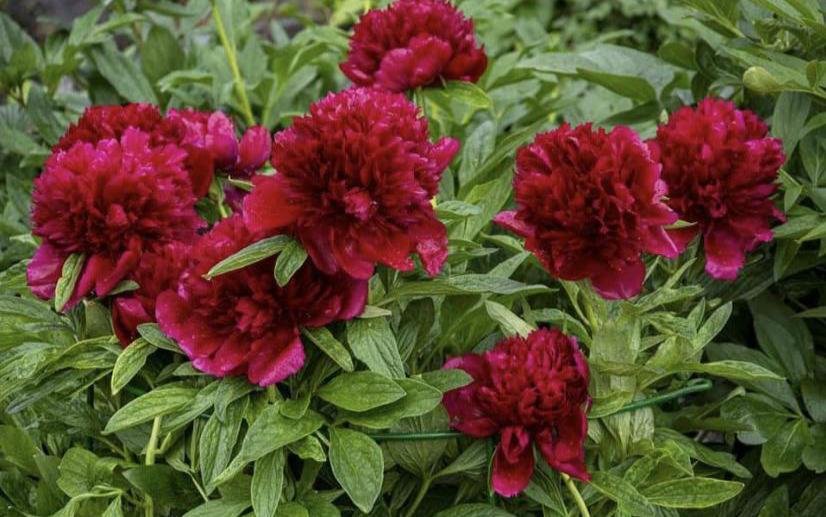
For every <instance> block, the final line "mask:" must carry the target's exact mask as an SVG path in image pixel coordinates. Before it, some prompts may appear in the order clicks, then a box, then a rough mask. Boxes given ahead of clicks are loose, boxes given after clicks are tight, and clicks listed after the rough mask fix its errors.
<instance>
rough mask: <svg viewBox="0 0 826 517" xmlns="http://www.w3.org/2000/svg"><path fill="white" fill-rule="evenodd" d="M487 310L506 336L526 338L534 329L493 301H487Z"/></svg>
mask: <svg viewBox="0 0 826 517" xmlns="http://www.w3.org/2000/svg"><path fill="white" fill-rule="evenodd" d="M485 309H486V310H487V312H488V316H490V317H491V319H493V320H494V321H496V322H497V323H498V324H499V328H500V329H502V333H503V334H505V335H506V336H522V337H526V336H527V335H528V334H530V333H531V332H532V331H533V330H534V328H533V327H532V326H531V325H529V324H528V323H527V322H525V320H523V319H522V318H520V317H519V316H517V315H516V314H514V313H513V312H511V310H510V309H508V308H507V307H505V306H504V305H502V304H501V303H496V302H494V301H491V300H486V301H485Z"/></svg>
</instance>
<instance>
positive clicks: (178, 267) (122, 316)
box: [112, 242, 191, 346]
mask: <svg viewBox="0 0 826 517" xmlns="http://www.w3.org/2000/svg"><path fill="white" fill-rule="evenodd" d="M190 251H191V246H190V245H189V244H184V243H182V242H171V243H169V244H167V245H165V246H161V247H160V248H158V249H157V250H155V251H150V252H148V253H144V254H143V256H141V260H140V262H139V263H138V266H137V267H136V268H135V270H134V271H133V272H132V273H131V275H130V279H131V280H134V281H135V282H137V284H138V285H139V286H140V287H139V288H138V289H137V290H135V291H132V292H129V293H125V294H123V295H119V296H117V297H116V298H115V301H114V302H113V303H112V327H113V328H114V330H115V335H116V336H117V337H118V339H119V340H120V343H121V345H123V346H127V345H129V344H130V343H131V342H132V341H134V340H135V339H137V338H138V325H140V324H142V323H152V322H154V321H155V302H156V299H157V298H158V295H160V294H161V293H162V292H164V291H166V290H168V289H174V288H175V287H176V286H177V285H178V278H179V277H180V275H181V272H182V271H183V269H184V268H185V267H186V266H187V263H188V258H189V254H190Z"/></svg>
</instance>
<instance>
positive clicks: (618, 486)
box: [590, 472, 656, 517]
mask: <svg viewBox="0 0 826 517" xmlns="http://www.w3.org/2000/svg"><path fill="white" fill-rule="evenodd" d="M590 486H592V487H594V488H595V489H597V490H598V491H599V492H601V493H602V494H604V495H605V496H606V497H607V498H609V499H611V500H612V501H614V502H616V503H617V506H618V508H619V510H620V511H621V512H623V513H627V514H628V515H633V516H635V517H654V516H655V515H656V512H655V511H654V507H653V506H651V503H650V502H648V500H647V499H646V498H645V497H643V496H642V495H641V494H640V493H639V492H638V491H637V489H636V488H634V486H633V485H631V484H630V483H629V482H627V481H626V480H624V479H622V478H621V477H619V476H616V475H614V474H611V473H610V472H595V473H594V475H593V478H592V479H591V483H590Z"/></svg>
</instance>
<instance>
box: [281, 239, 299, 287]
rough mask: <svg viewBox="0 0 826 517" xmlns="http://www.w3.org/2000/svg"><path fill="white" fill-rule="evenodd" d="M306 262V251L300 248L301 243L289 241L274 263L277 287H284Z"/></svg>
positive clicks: (293, 240)
mask: <svg viewBox="0 0 826 517" xmlns="http://www.w3.org/2000/svg"><path fill="white" fill-rule="evenodd" d="M306 260H307V251H306V250H305V249H304V247H303V246H301V243H300V242H298V241H297V240H295V239H292V240H290V242H289V243H288V244H287V245H286V247H284V250H283V251H282V252H281V253H280V254H279V255H278V259H276V261H275V281H276V282H277V283H278V286H279V287H284V286H285V285H287V283H288V282H289V281H290V279H291V278H292V277H293V275H294V274H296V273H297V272H298V270H299V269H301V266H303V265H304V262H305V261H306Z"/></svg>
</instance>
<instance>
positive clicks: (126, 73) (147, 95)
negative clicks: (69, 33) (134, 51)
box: [89, 45, 158, 104]
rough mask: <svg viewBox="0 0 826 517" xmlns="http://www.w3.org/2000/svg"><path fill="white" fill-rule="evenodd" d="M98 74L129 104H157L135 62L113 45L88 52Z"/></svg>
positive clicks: (150, 87)
mask: <svg viewBox="0 0 826 517" xmlns="http://www.w3.org/2000/svg"><path fill="white" fill-rule="evenodd" d="M89 54H90V56H91V57H92V61H94V62H95V66H96V67H97V69H98V71H99V72H100V74H101V75H102V76H103V77H105V78H106V80H107V81H109V83H110V84H111V85H112V86H113V87H114V88H115V90H117V92H118V93H119V94H120V95H121V97H123V98H124V99H126V100H127V101H130V102H149V103H151V104H158V98H157V97H156V96H155V92H154V91H153V90H152V86H151V85H150V84H149V81H148V80H147V79H146V76H145V75H143V72H142V71H141V70H140V68H138V66H137V65H136V64H135V61H134V60H132V59H130V58H129V57H127V56H126V55H125V54H124V53H122V52H120V51H118V50H117V49H116V48H115V47H114V45H104V46H102V47H98V48H93V49H91V50H90V51H89Z"/></svg>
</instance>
